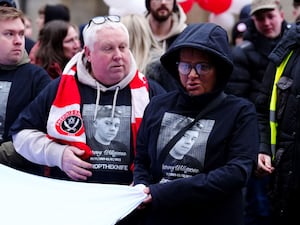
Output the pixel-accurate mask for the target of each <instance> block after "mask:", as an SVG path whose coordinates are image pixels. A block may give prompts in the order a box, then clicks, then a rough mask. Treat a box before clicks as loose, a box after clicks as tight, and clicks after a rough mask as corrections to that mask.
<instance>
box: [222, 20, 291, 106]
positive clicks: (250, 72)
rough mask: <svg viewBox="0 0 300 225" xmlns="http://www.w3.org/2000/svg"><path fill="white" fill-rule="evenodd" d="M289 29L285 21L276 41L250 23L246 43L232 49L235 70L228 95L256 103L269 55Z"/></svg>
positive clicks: (231, 77) (229, 84)
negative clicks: (265, 35)
mask: <svg viewBox="0 0 300 225" xmlns="http://www.w3.org/2000/svg"><path fill="white" fill-rule="evenodd" d="M288 27H289V25H288V24H287V23H286V22H285V21H284V22H283V23H282V31H281V35H279V37H277V38H275V39H268V38H266V37H264V36H263V35H262V34H260V33H259V32H258V31H257V30H256V28H255V26H254V23H253V21H251V22H250V23H249V25H248V28H247V31H246V33H245V37H244V40H245V41H244V42H243V43H242V44H241V45H239V46H235V47H234V48H233V49H232V57H233V63H234V69H233V72H232V74H231V76H230V79H229V82H228V84H227V87H226V90H225V92H226V93H231V94H234V95H237V96H241V97H245V98H247V99H249V100H250V101H252V102H255V98H256V97H257V93H258V92H259V89H260V86H261V82H262V79H263V76H264V72H265V70H266V67H267V65H268V62H269V59H268V55H269V54H270V52H271V51H272V50H273V49H274V47H275V46H276V44H277V43H278V41H279V40H280V38H281V36H282V34H283V33H284V31H285V30H286V29H287V28H288Z"/></svg>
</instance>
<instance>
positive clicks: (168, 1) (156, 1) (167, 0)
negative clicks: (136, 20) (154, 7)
mask: <svg viewBox="0 0 300 225" xmlns="http://www.w3.org/2000/svg"><path fill="white" fill-rule="evenodd" d="M152 1H153V2H155V3H161V2H163V1H164V2H166V3H171V2H173V1H174V0H152Z"/></svg>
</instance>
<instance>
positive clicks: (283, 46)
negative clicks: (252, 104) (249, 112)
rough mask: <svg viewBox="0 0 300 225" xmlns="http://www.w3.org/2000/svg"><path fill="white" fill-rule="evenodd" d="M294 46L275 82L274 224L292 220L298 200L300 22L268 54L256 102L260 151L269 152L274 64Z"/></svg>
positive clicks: (279, 61) (295, 218)
mask: <svg viewBox="0 0 300 225" xmlns="http://www.w3.org/2000/svg"><path fill="white" fill-rule="evenodd" d="M291 50H294V53H293V55H292V56H291V58H290V59H289V61H288V63H287V65H286V67H285V70H284V71H283V74H282V75H281V78H280V79H279V81H278V83H277V106H276V121H277V123H278V127H277V138H276V153H275V159H274V161H273V163H274V166H275V171H274V173H273V174H272V181H271V192H270V193H271V195H270V197H271V203H272V208H273V210H272V212H273V215H272V217H273V218H275V221H276V223H274V224H285V225H290V224H295V223H294V221H298V220H299V216H298V210H297V208H298V204H299V200H300V163H299V162H300V110H299V109H300V98H299V96H300V64H299V60H300V25H299V24H298V25H293V26H292V27H291V28H290V30H289V31H288V32H287V33H286V34H285V36H283V37H282V40H281V41H280V42H279V44H278V45H277V47H276V48H275V49H274V50H273V51H272V53H271V54H270V57H269V58H270V60H271V63H270V64H269V66H268V68H267V70H266V76H265V77H264V80H263V88H262V90H261V92H260V94H259V95H258V98H257V101H256V105H257V106H258V107H257V110H258V113H259V123H260V129H261V146H260V152H261V153H266V154H269V155H271V147H270V125H269V105H270V98H271V93H272V87H273V83H274V77H275V73H276V67H277V66H279V65H280V64H281V62H282V61H283V60H284V59H285V57H286V56H287V55H288V54H289V53H290V51H291Z"/></svg>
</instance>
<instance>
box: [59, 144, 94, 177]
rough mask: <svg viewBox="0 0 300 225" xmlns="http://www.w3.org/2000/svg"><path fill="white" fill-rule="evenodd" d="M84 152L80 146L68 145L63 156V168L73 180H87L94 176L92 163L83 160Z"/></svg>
mask: <svg viewBox="0 0 300 225" xmlns="http://www.w3.org/2000/svg"><path fill="white" fill-rule="evenodd" d="M83 154H84V151H83V150H80V149H79V148H76V147H73V146H68V147H66V149H65V150H64V153H63V156H62V170H63V171H64V172H65V173H66V174H67V175H68V176H69V177H70V178H71V179H73V180H86V179H87V178H88V177H90V176H92V172H91V171H90V170H91V169H92V164H91V163H88V162H85V161H83V160H82V159H81V158H80V156H81V155H83Z"/></svg>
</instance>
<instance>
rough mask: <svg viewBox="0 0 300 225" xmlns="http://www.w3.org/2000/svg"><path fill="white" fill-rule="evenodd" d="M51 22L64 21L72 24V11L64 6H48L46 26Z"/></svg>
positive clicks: (46, 9)
mask: <svg viewBox="0 0 300 225" xmlns="http://www.w3.org/2000/svg"><path fill="white" fill-rule="evenodd" d="M51 20H64V21H67V22H70V10H69V8H68V7H67V6H65V5H63V4H56V5H46V7H45V22H44V23H45V24H46V23H47V22H49V21H51Z"/></svg>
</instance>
